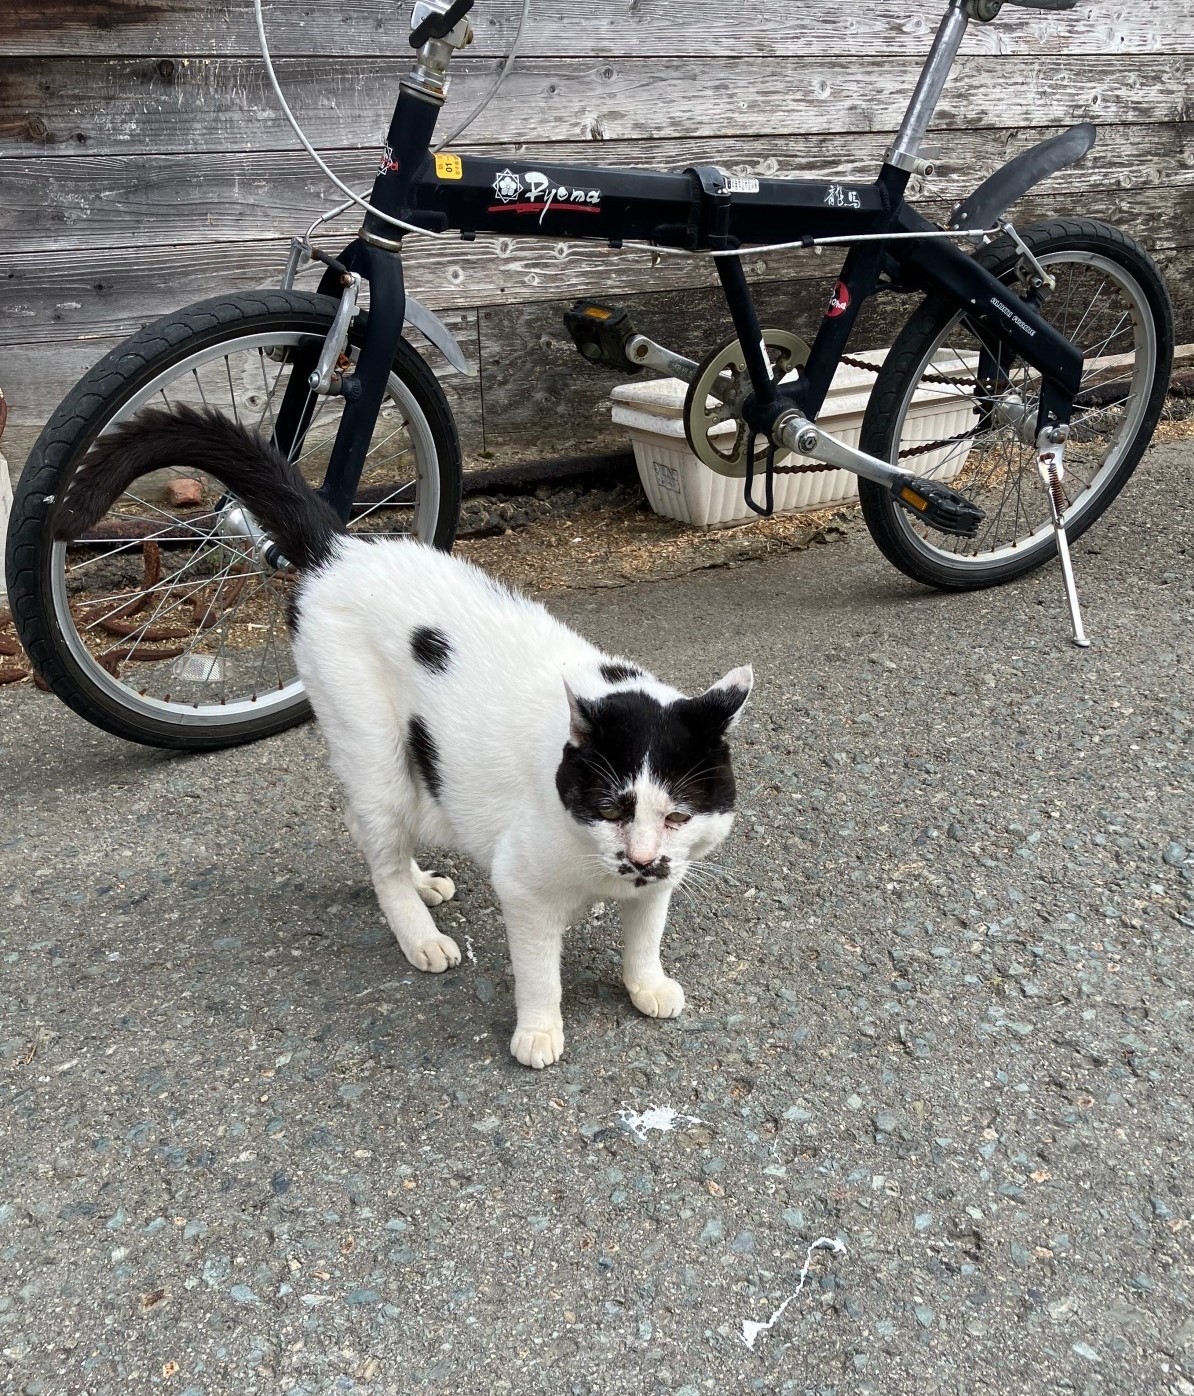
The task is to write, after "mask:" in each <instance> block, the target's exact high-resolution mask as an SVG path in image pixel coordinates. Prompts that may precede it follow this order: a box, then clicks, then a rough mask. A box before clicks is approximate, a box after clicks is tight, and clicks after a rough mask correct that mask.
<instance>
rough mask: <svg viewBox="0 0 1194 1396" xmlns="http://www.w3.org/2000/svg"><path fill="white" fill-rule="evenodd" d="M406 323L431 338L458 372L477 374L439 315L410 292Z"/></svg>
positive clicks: (471, 375)
mask: <svg viewBox="0 0 1194 1396" xmlns="http://www.w3.org/2000/svg"><path fill="white" fill-rule="evenodd" d="M406 323H407V324H408V325H413V326H414V327H415V329H416V330H418V331H419V333H420V334H421V335H423V336H424V338H426V339H429V340H430V341H431V342H432V344H434V345H435V347H436V348H437V349H438V350H439V352H440V353H441V354H442V355H443V356H444V358H445V359H447V361H448V362H449V363H450V364H451V365H452V367H453V368H454V369H455V370H456V372H457V373H463V374H466V375H467V376H468V377H469V378H475V377H476V376H477V370H476V369H475V368H470V367H469V364H468V360H467V359H466V358H465V357H464V352H463V350H462V349H461V347H460V345H459V344H457V342H456V336H455V335H454V334H453V333H452V331H451V330H450V329H449V328H448V327H447V325H445V324H444V322H443V321H442V320H441V319H440V318H439V316H438V315H436V314H434V313H433V312H432V311H430V310H428V309H427V307H426V306H425V305H424V304H423V302H422V301H417V300H415V298H414V296H412V295H411V294H410V293H409V292H408V293H407V297H406Z"/></svg>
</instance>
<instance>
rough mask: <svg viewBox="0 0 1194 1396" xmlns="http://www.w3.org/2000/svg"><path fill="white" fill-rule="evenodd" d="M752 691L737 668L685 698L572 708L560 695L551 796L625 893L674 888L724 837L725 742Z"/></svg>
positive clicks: (730, 786) (635, 695) (593, 702)
mask: <svg viewBox="0 0 1194 1396" xmlns="http://www.w3.org/2000/svg"><path fill="white" fill-rule="evenodd" d="M753 682H754V675H753V673H752V671H751V668H750V666H749V665H744V666H743V667H742V668H740V669H732V670H731V671H730V672H729V673H728V674H727V675H726V676H725V678H723V679H721V680H719V681H718V682H717V683H715V684H714V685H713V687H712V688H709V689H706V690H705V692H704V693H702V694H699V695H698V696H697V697H695V698H684V697H676V698H674V699H670V698H668V697H667V696H657V695H656V693H655V692H652V691H649V686H644V687H637V686H636V687H629V688H618V689H616V690H615V691H613V692H611V693H607V694H604V695H603V696H601V697H599V698H578V697H577V696H576V694H574V693H573V692H572V690H571V689H570V688H568V687H567V685H565V690H566V694H567V699H568V707H569V713H570V723H569V732H568V742H567V744H566V745H565V747H564V755H563V759H562V760H561V762H560V765H559V768H558V770H557V771H556V789H557V791H558V792H559V796H560V799H561V801H562V802H563V804H564V808H565V809H566V810H567V811H568V813H569V814H570V815H571V816H572V818H573V819H574V820H576V821H577V822H578V823H579V824H582V825H583V826H584V827H585V829H586V830H587V832H588V833H589V835H590V837H591V838H592V840H593V842H594V845H595V852H596V855H597V856H598V858H599V859H600V862H601V865H602V867H603V868H604V870H605V871H606V872H608V873H610V874H611V875H613V876H614V877H617V878H618V879H619V880H621V881H622V882H624V883H625V884H626V885H627V888H628V889H629V888H631V887H645V886H648V885H650V884H652V883H659V882H668V881H672V880H674V879H676V878H678V877H679V876H681V875H682V874H683V873H684V872H685V871H686V870H687V868H688V866H689V864H690V863H693V862H695V861H696V860H697V859H698V858H703V857H704V856H705V855H706V854H707V853H709V852H710V851H711V850H712V849H714V848H716V847H717V845H718V844H719V843H721V841H722V840H723V839H724V838H725V836H726V835H727V834H728V833H729V831H730V824H731V823H732V821H733V810H734V795H735V788H734V772H733V768H732V766H731V764H730V748H729V745H728V744H727V742H726V735H727V733H728V732H729V730H730V728H731V727H733V725H734V723H735V722H736V721H737V720H738V716H739V714H740V713H741V711H742V708H743V705H744V704H745V702H746V700H747V698H748V696H749V695H750V690H751V685H752V684H753Z"/></svg>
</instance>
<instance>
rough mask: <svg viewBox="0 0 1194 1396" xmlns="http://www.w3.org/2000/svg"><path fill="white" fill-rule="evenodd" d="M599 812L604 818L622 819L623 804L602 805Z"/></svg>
mask: <svg viewBox="0 0 1194 1396" xmlns="http://www.w3.org/2000/svg"><path fill="white" fill-rule="evenodd" d="M597 813H598V814H599V815H600V816H601V817H602V819H609V820H611V821H612V820H614V819H621V818H622V807H621V805H602V806H601V807H600V808H599V809H598V811H597Z"/></svg>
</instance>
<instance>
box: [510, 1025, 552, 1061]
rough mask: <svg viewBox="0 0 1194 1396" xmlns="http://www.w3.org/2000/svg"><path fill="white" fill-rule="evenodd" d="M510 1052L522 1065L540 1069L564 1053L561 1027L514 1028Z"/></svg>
mask: <svg viewBox="0 0 1194 1396" xmlns="http://www.w3.org/2000/svg"><path fill="white" fill-rule="evenodd" d="M510 1053H511V1055H512V1056H515V1057H517V1058H518V1060H519V1061H520V1062H521V1063H522V1064H523V1066H529V1067H532V1068H534V1070H535V1071H540V1070H541V1069H542V1068H543V1067H545V1066H550V1065H551V1064H552V1062H558V1061H559V1060H560V1058H561V1057H562V1056H563V1055H564V1029H563V1028H515V1029H514V1036H513V1037H512V1038H511V1039H510Z"/></svg>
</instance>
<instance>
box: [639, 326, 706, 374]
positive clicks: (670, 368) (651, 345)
mask: <svg viewBox="0 0 1194 1396" xmlns="http://www.w3.org/2000/svg"><path fill="white" fill-rule="evenodd" d="M625 353H626V357H627V359H629V360H630V362H631V363H632V364H634V366H635V367H636V368H653V369H655V370H656V371H657V372H659V373H667V374H670V376H671V377H673V378H682V379H683V380H684V381H685V383H691V382H692V380H693V378H694V377H695V376H696V371H697V368H698V366H699V365H698V364H697V363H696V361H695V360H693V359H686V358H685V357H684V355H683V354H675V353H673V352H672V350H670V349H665V348H664V347H663V345H662V344H656V343H655V341H654V340H653V339H648V338H647V336H646V335H645V334H636V335H635V336H634V338H633V339H631V340H630V341H629V342H628V343H627V345H626V350H625Z"/></svg>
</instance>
